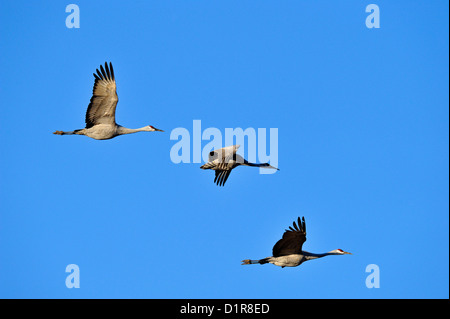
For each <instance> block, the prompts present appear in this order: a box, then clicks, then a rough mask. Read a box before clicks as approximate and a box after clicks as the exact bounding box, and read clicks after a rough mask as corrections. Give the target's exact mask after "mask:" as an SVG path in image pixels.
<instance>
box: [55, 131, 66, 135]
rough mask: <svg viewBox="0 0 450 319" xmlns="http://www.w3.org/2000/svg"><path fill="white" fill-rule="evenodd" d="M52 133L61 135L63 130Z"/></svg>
mask: <svg viewBox="0 0 450 319" xmlns="http://www.w3.org/2000/svg"><path fill="white" fill-rule="evenodd" d="M53 134H56V135H63V134H64V132H63V131H55V132H53Z"/></svg>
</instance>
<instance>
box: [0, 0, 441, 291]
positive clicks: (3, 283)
mask: <svg viewBox="0 0 450 319" xmlns="http://www.w3.org/2000/svg"><path fill="white" fill-rule="evenodd" d="M69 3H71V2H67V1H1V3H0V52H1V53H0V68H1V72H0V105H1V112H2V115H1V117H0V128H1V129H0V147H1V150H2V156H1V157H0V297H2V298H448V297H449V255H448V251H449V215H448V209H449V197H448V192H449V171H448V165H449V140H448V136H449V112H448V111H449V109H448V102H449V91H448V85H449V73H448V72H449V71H448V70H449V64H448V58H449V51H448V50H449V42H448V38H449V34H448V27H449V24H448V10H449V8H448V6H449V5H448V1H377V2H375V3H376V4H378V6H379V8H380V18H381V28H379V29H368V28H367V27H366V25H365V19H366V17H367V15H368V13H366V12H365V7H366V6H367V5H368V4H370V3H371V2H364V1H339V2H336V1H282V2H279V1H133V2H129V3H128V2H127V3H124V2H123V1H76V2H74V3H76V4H77V5H78V6H79V8H80V28H79V29H68V28H66V25H65V19H66V17H67V15H68V13H66V12H65V7H66V5H68V4H69ZM105 61H112V63H113V65H114V68H115V74H116V80H117V85H118V89H117V90H118V94H119V104H118V108H117V113H116V115H117V122H118V123H119V124H122V125H124V126H127V127H132V128H134V127H141V126H145V125H149V124H150V125H153V126H155V127H157V128H161V129H163V130H165V131H166V132H165V133H138V134H133V135H129V136H121V137H118V138H115V139H112V140H108V141H96V140H92V139H89V138H87V137H83V136H56V135H53V134H52V132H53V131H55V130H73V129H78V128H82V127H84V115H85V111H86V108H87V105H88V103H89V99H90V97H91V92H92V85H93V82H94V78H93V76H92V73H93V72H94V71H95V69H96V68H97V67H98V66H99V65H100V64H101V63H104V62H105ZM193 120H201V121H202V127H203V128H207V127H216V128H218V129H220V130H221V131H224V130H225V128H236V127H242V128H248V127H253V128H255V129H256V128H267V129H268V128H271V127H272V128H278V132H279V133H278V135H279V136H278V142H279V164H278V165H279V167H280V171H279V172H277V173H276V174H273V175H260V174H258V170H257V169H252V168H245V167H241V168H237V169H236V170H235V171H233V173H232V174H231V176H230V178H229V180H228V181H227V184H226V185H225V187H223V188H219V187H218V186H216V185H214V184H213V175H214V174H213V172H211V171H203V170H200V169H199V167H200V165H201V164H178V165H177V164H174V163H172V161H171V160H170V149H171V148H172V146H173V145H174V144H175V141H171V140H170V138H169V137H170V132H171V131H172V130H173V129H175V128H177V127H184V128H187V129H189V130H190V131H192V123H193ZM204 144H206V142H204ZM204 144H203V145H204ZM297 216H305V218H306V223H307V229H308V236H307V238H308V239H307V241H306V243H305V244H304V249H305V250H308V251H311V252H326V251H329V250H332V249H337V248H341V249H344V250H346V251H350V252H352V253H353V255H352V256H338V257H335V256H333V257H326V258H324V259H319V260H315V261H310V262H307V263H305V264H303V265H301V266H300V267H297V268H284V269H281V268H280V267H276V266H273V265H264V266H260V265H253V266H241V265H240V261H241V260H242V259H245V258H252V259H256V258H263V257H267V256H270V255H271V252H272V246H273V244H275V242H276V241H277V240H278V239H279V238H281V235H282V233H283V231H284V229H285V228H286V227H288V226H289V225H290V224H291V222H292V221H293V220H294V219H295V218H296V217H297ZM68 264H77V265H78V266H79V267H80V288H79V289H76V288H73V289H68V288H66V286H65V279H66V276H67V275H68V273H66V272H65V268H66V266H67V265H68ZM369 264H376V265H378V266H379V268H380V288H373V289H368V288H367V287H366V285H365V280H366V276H367V275H368V273H366V272H365V270H366V266H367V265H369Z"/></svg>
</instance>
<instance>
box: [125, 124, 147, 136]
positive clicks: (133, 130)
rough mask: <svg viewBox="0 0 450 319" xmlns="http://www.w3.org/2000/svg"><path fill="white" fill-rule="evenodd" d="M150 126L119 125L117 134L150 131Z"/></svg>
mask: <svg viewBox="0 0 450 319" xmlns="http://www.w3.org/2000/svg"><path fill="white" fill-rule="evenodd" d="M148 131H149V130H148V127H147V126H144V127H141V128H127V127H123V126H119V127H118V128H117V135H123V134H131V133H137V132H148Z"/></svg>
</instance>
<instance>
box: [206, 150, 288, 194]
mask: <svg viewBox="0 0 450 319" xmlns="http://www.w3.org/2000/svg"><path fill="white" fill-rule="evenodd" d="M239 147H240V145H233V146H227V147H224V148H221V149H218V150H214V151H212V152H210V153H209V158H208V163H206V164H204V165H202V166H200V168H201V169H212V170H214V171H215V174H216V176H215V178H214V183H216V184H217V185H219V186H224V185H225V182H226V181H227V179H228V177H229V176H230V173H231V170H232V169H233V168H235V167H238V166H239V165H244V166H253V167H264V168H273V169H276V170H279V169H278V168H276V167H273V166H271V165H270V164H268V163H263V164H254V163H250V162H248V161H247V160H246V159H245V158H243V157H242V156H240V155H238V154H236V152H237V150H238V148H239Z"/></svg>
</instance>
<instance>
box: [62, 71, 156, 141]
mask: <svg viewBox="0 0 450 319" xmlns="http://www.w3.org/2000/svg"><path fill="white" fill-rule="evenodd" d="M94 77H95V82H94V88H93V90H92V97H91V102H90V103H89V106H88V108H87V112H86V119H85V121H86V128H83V129H80V130H75V131H70V132H63V131H56V132H54V133H53V134H57V135H74V134H75V135H86V136H89V137H91V138H93V139H96V140H107V139H110V138H113V137H116V136H119V135H123V134H130V133H136V132H154V131H159V132H164V131H163V130H160V129H157V128H154V127H153V126H151V125H147V126H144V127H141V128H137V129H129V128H126V127H123V126H120V125H118V124H117V123H116V106H117V102H118V101H119V98H118V97H117V92H116V80H115V78H114V70H113V67H112V64H111V62H110V63H109V67H108V64H107V63H106V62H105V68H103V66H102V65H100V71H99V70H98V69H97V74H95V73H94Z"/></svg>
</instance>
